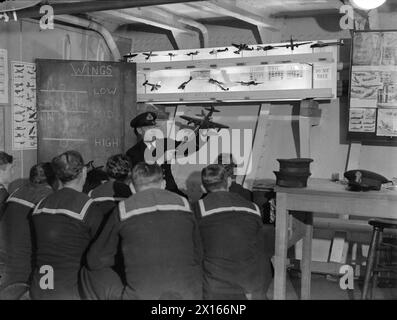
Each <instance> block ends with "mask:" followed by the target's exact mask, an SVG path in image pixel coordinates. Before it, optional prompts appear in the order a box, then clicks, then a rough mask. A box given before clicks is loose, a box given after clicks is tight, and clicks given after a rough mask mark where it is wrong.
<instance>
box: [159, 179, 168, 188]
mask: <svg viewBox="0 0 397 320" xmlns="http://www.w3.org/2000/svg"><path fill="white" fill-rule="evenodd" d="M166 186H167V182H166V181H165V180H164V179H163V180H162V181H161V186H160V188H161V189H163V190H164V189H165V187H166Z"/></svg>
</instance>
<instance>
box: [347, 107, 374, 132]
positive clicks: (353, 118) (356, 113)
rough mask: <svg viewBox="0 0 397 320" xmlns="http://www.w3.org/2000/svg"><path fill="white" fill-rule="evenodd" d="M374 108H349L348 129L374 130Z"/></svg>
mask: <svg viewBox="0 0 397 320" xmlns="http://www.w3.org/2000/svg"><path fill="white" fill-rule="evenodd" d="M375 122H376V109H375V108H372V109H368V108H351V109H350V115H349V131H351V132H375V127H376V124H375Z"/></svg>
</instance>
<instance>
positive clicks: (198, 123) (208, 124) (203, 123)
mask: <svg viewBox="0 0 397 320" xmlns="http://www.w3.org/2000/svg"><path fill="white" fill-rule="evenodd" d="M204 109H205V110H207V111H208V113H207V114H206V113H205V111H204V110H201V114H198V115H197V116H201V118H196V117H189V116H180V117H181V118H182V119H183V120H186V121H187V124H188V125H190V124H191V123H193V124H194V129H193V131H197V130H199V129H218V131H219V130H220V129H228V128H229V126H226V125H224V124H220V123H216V122H213V121H212V114H213V113H214V112H219V110H216V109H215V108H214V107H213V106H211V107H210V108H204Z"/></svg>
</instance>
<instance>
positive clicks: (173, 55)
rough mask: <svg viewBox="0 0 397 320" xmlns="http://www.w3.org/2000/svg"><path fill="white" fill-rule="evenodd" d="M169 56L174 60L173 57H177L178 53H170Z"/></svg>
mask: <svg viewBox="0 0 397 320" xmlns="http://www.w3.org/2000/svg"><path fill="white" fill-rule="evenodd" d="M167 56H169V57H171V58H173V57H176V56H177V54H176V53H172V52H169V53H168V54H167Z"/></svg>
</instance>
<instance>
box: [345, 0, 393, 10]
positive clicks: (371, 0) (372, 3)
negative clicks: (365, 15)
mask: <svg viewBox="0 0 397 320" xmlns="http://www.w3.org/2000/svg"><path fill="white" fill-rule="evenodd" d="M350 2H351V3H352V5H353V6H354V7H356V8H358V9H361V10H372V9H375V8H378V7H380V6H381V5H382V4H384V3H385V2H386V0H350Z"/></svg>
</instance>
